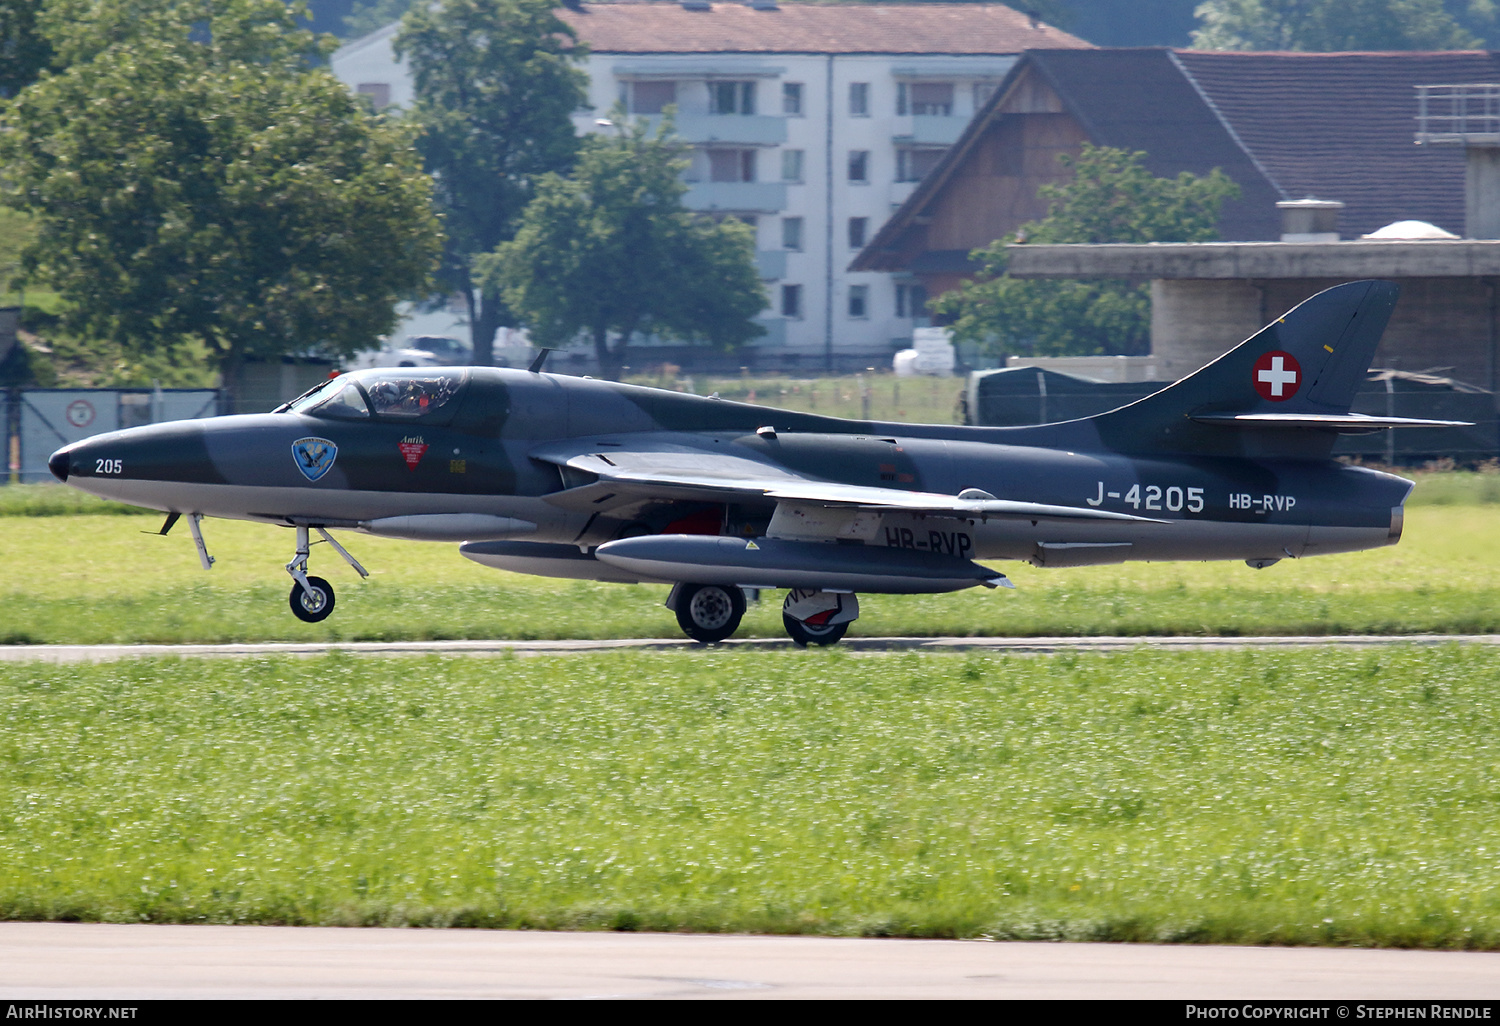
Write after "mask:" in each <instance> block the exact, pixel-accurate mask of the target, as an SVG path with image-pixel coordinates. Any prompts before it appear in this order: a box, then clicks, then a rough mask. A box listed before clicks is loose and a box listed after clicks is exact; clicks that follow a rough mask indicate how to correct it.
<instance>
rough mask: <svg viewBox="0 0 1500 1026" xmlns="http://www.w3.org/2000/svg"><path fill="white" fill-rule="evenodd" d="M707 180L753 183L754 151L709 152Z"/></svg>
mask: <svg viewBox="0 0 1500 1026" xmlns="http://www.w3.org/2000/svg"><path fill="white" fill-rule="evenodd" d="M708 180H709V181H710V182H753V181H755V151H754V150H709V151H708Z"/></svg>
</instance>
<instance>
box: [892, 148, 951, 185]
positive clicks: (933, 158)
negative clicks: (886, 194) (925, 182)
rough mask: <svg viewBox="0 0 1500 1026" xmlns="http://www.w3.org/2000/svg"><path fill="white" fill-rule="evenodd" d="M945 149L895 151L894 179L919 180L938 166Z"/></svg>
mask: <svg viewBox="0 0 1500 1026" xmlns="http://www.w3.org/2000/svg"><path fill="white" fill-rule="evenodd" d="M946 152H947V151H946V150H937V149H931V150H918V149H900V150H897V151H896V181H898V182H920V181H921V180H922V179H923V178H926V177H927V174H928V172H930V171H931V170H932V169H933V168H935V167H937V166H938V162H939V161H940V160H942V159H943V154H944V153H946Z"/></svg>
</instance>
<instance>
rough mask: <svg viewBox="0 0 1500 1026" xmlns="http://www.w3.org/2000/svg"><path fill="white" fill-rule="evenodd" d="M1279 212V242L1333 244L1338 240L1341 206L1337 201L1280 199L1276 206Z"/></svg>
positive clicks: (1309, 198)
mask: <svg viewBox="0 0 1500 1026" xmlns="http://www.w3.org/2000/svg"><path fill="white" fill-rule="evenodd" d="M1276 209H1277V210H1279V211H1281V241H1282V242H1337V241H1339V211H1340V210H1343V209H1344V205H1343V204H1342V203H1340V202H1339V201H1338V200H1320V199H1313V198H1312V197H1311V196H1309V197H1307V198H1306V199H1299V200H1282V201H1281V202H1280V203H1278V204H1276Z"/></svg>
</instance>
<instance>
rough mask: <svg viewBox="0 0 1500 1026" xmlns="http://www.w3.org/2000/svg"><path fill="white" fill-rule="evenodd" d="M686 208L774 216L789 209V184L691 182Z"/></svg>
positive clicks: (686, 198) (684, 201) (685, 197)
mask: <svg viewBox="0 0 1500 1026" xmlns="http://www.w3.org/2000/svg"><path fill="white" fill-rule="evenodd" d="M683 205H684V206H686V207H687V208H688V209H689V210H703V211H710V210H732V211H743V212H745V213H747V214H748V213H758V214H774V213H776V212H777V211H778V210H784V209H785V208H786V185H785V184H783V183H781V182H690V183H688V192H687V195H686V196H684V197H683Z"/></svg>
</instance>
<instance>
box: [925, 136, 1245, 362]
mask: <svg viewBox="0 0 1500 1026" xmlns="http://www.w3.org/2000/svg"><path fill="white" fill-rule="evenodd" d="M1145 156H1146V155H1145V154H1144V153H1128V152H1126V151H1124V150H1117V149H1112V148H1110V147H1104V146H1100V147H1095V146H1090V145H1089V144H1087V143H1085V144H1084V146H1083V151H1082V152H1081V153H1080V154H1079V155H1078V156H1077V157H1071V156H1068V155H1066V154H1064V155H1063V156H1061V157H1059V158H1058V159H1059V160H1060V161H1062V163H1063V164H1064V165H1066V166H1068V167H1070V168H1072V169H1073V171H1074V177H1073V179H1072V181H1069V182H1067V183H1065V184H1062V185H1044V186H1042V187H1041V189H1040V190H1038V193H1039V195H1040V196H1042V198H1044V199H1048V200H1050V201H1051V205H1050V206H1049V208H1048V213H1047V216H1046V217H1045V218H1043V219H1042V220H1040V221H1033V222H1030V223H1028V224H1024V225H1022V226H1021V227H1020V228H1018V229H1017V230H1016V231H1015V232H1012V233H1011V234H1010V235H1007V236H1006V237H1005V238H1003V239H999V240H998V241H996V242H994V243H993V244H991V245H990V246H988V247H987V248H984V249H977V250H975V251H974V252H973V254H972V257H973V259H975V260H978V261H980V262H982V264H983V265H984V266H983V271H982V272H981V273H980V275H979V276H978V277H977V278H976V279H975V280H974V281H972V282H968V283H966V284H965V285H964V286H963V287H962V288H959V289H956V290H954V291H952V292H948V293H945V294H944V295H942V296H940V297H938V299H937V300H936V301H934V303H933V304H932V307H933V309H934V310H935V311H936V312H938V313H940V314H942V315H944V316H945V317H948V318H951V319H952V324H953V331H954V337H955V338H958V339H960V340H963V341H973V342H979V343H981V344H985V345H987V346H988V347H989V348H990V349H991V350H992V351H994V352H995V353H997V354H998V355H1004V354H1006V353H1011V352H1018V351H1019V352H1024V353H1029V354H1032V355H1037V356H1089V355H1093V354H1097V353H1109V354H1120V355H1123V354H1132V353H1144V352H1146V351H1148V349H1149V345H1150V326H1151V297H1150V291H1149V287H1148V286H1144V285H1134V284H1132V283H1130V282H1127V281H1113V280H1101V281H1045V280H1027V279H1021V278H1011V277H1008V276H1007V275H1006V274H1005V263H1006V246H1008V245H1013V244H1018V243H1023V242H1024V243H1067V242H1075V243H1076V242H1094V243H1099V242H1205V241H1208V240H1211V239H1213V238H1215V237H1216V236H1217V228H1216V226H1217V222H1218V219H1219V207H1220V205H1221V204H1222V203H1223V202H1224V200H1226V199H1232V198H1234V197H1236V196H1238V195H1239V186H1237V185H1235V184H1234V182H1232V181H1230V179H1229V178H1228V176H1226V175H1225V174H1224V173H1223V172H1222V171H1220V170H1218V169H1217V168H1215V169H1214V170H1213V172H1211V173H1210V174H1208V175H1206V176H1202V177H1199V176H1196V175H1191V174H1188V173H1187V172H1185V171H1184V172H1183V173H1182V174H1180V175H1178V176H1177V177H1176V178H1175V179H1171V178H1155V177H1153V176H1152V175H1151V172H1149V171H1147V170H1146V168H1145V166H1144V165H1143V164H1142V161H1143V160H1144V159H1145Z"/></svg>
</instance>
